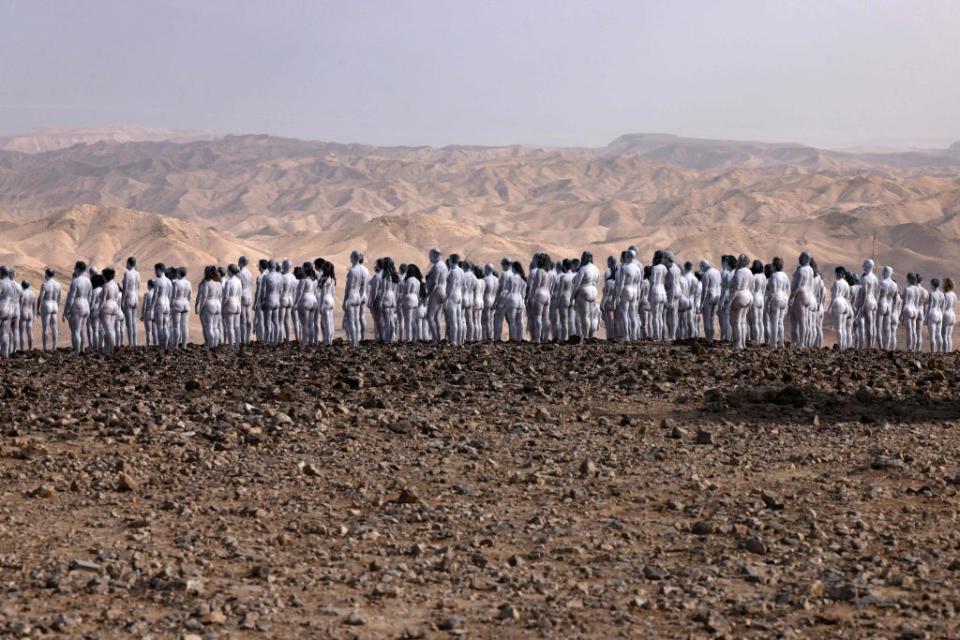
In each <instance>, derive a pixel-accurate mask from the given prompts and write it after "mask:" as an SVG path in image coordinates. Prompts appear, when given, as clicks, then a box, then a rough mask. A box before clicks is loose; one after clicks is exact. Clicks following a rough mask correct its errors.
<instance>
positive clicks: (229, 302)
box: [220, 264, 243, 350]
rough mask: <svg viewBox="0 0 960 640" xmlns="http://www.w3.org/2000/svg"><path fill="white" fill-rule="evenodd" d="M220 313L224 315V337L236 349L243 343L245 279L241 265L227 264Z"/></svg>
mask: <svg viewBox="0 0 960 640" xmlns="http://www.w3.org/2000/svg"><path fill="white" fill-rule="evenodd" d="M220 314H221V315H222V316H223V319H224V322H223V325H224V327H225V329H226V333H225V335H224V339H225V340H226V343H227V344H228V345H230V346H231V347H233V348H234V349H235V350H239V349H240V345H242V344H243V337H242V336H243V333H242V324H241V323H242V321H241V317H242V314H243V281H242V280H241V279H240V266H239V265H235V264H231V265H229V266H227V279H226V281H225V282H224V283H223V302H222V303H221V305H220Z"/></svg>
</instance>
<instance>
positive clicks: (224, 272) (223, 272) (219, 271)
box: [217, 267, 227, 278]
mask: <svg viewBox="0 0 960 640" xmlns="http://www.w3.org/2000/svg"><path fill="white" fill-rule="evenodd" d="M217 275H219V276H220V277H221V278H223V276H225V275H227V270H226V269H224V268H223V267H217Z"/></svg>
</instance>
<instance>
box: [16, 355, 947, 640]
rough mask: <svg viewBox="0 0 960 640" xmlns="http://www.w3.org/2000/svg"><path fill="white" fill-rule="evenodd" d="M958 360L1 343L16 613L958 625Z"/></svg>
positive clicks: (917, 634)
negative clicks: (85, 348) (5, 351)
mask: <svg viewBox="0 0 960 640" xmlns="http://www.w3.org/2000/svg"><path fill="white" fill-rule="evenodd" d="M958 364H960V359H958V357H957V356H956V355H951V356H939V357H933V356H927V355H916V354H905V353H893V354H887V353H884V354H880V353H855V352H843V353H841V352H837V351H833V350H819V351H792V350H790V351H779V352H770V351H768V350H766V349H762V348H751V349H750V350H748V351H747V352H746V353H743V354H740V355H736V356H734V355H733V354H732V353H731V352H730V351H729V349H728V348H727V347H725V346H708V345H704V344H700V343H690V344H677V345H673V346H666V345H653V344H646V343H643V344H636V345H632V346H628V345H621V344H608V343H589V344H583V345H563V346H543V347H533V346H529V345H523V346H516V345H508V344H500V345H474V346H468V347H466V348H464V349H449V348H439V349H433V348H429V347H424V346H419V345H418V346H402V345H387V346H382V345H380V346H374V345H363V346H362V347H361V348H360V349H357V350H351V349H348V348H346V347H344V346H342V345H338V346H335V347H333V348H330V349H323V350H319V351H301V350H299V349H298V348H296V347H295V346H292V345H291V346H285V347H283V348H278V349H270V348H263V347H258V346H253V347H251V348H250V349H249V350H248V351H247V352H246V353H244V354H235V353H233V352H230V351H216V352H208V351H206V350H204V349H202V348H199V347H194V348H191V349H189V350H188V351H187V352H185V353H178V354H171V355H168V356H166V357H160V356H158V355H157V354H156V353H154V352H149V351H146V350H142V349H141V350H124V351H122V352H121V353H120V354H118V355H117V356H116V357H113V358H107V357H103V356H98V355H87V356H84V357H80V358H73V357H70V356H69V355H68V354H66V353H63V352H58V353H56V354H40V353H30V354H18V355H16V356H15V357H14V358H12V359H10V360H9V361H5V362H2V363H0V396H2V398H3V399H2V404H0V428H2V433H3V435H2V436H0V473H2V484H0V505H2V506H0V584H2V586H3V598H2V607H0V632H6V633H7V634H9V635H11V636H27V635H45V634H47V633H53V632H60V633H61V634H62V635H64V636H69V637H82V636H85V637H107V636H109V637H146V636H152V637H187V638H194V637H210V638H214V637H220V638H227V637H230V638H252V637H278V638H295V637H297V638H299V637H351V636H357V637H365V638H366V637H369V638H399V637H448V636H459V635H465V636H467V637H516V636H534V637H536V636H547V637H578V636H583V637H597V638H608V637H627V636H629V637H684V638H687V637H721V636H726V637H738V638H739V637H756V638H769V637H807V638H821V637H843V638H859V637H875V638H877V637H879V638H894V637H905V638H924V637H948V636H954V637H955V636H956V635H957V633H958V630H957V626H958V625H957V622H956V612H957V609H958V607H960V584H958V581H957V577H956V576H957V572H958V571H960V535H958V533H957V512H958V507H960V496H958V493H957V485H956V483H955V482H956V481H955V474H956V471H957V469H956V465H957V462H956V461H957V455H958V448H960V446H958V439H957V434H958V421H960V401H958V399H957V389H958V388H960V387H958V384H960V373H958V371H960V369H958Z"/></svg>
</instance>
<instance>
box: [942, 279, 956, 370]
mask: <svg viewBox="0 0 960 640" xmlns="http://www.w3.org/2000/svg"><path fill="white" fill-rule="evenodd" d="M956 323H957V292H956V290H955V287H954V284H953V279H952V278H945V279H944V281H943V328H942V334H943V352H944V353H953V327H954V325H955V324H956Z"/></svg>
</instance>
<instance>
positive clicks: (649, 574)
mask: <svg viewBox="0 0 960 640" xmlns="http://www.w3.org/2000/svg"><path fill="white" fill-rule="evenodd" d="M643 577H644V578H646V579H647V580H666V579H667V578H669V577H670V572H669V571H667V569H666V568H665V567H663V566H661V565H658V564H648V565H644V567H643Z"/></svg>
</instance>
